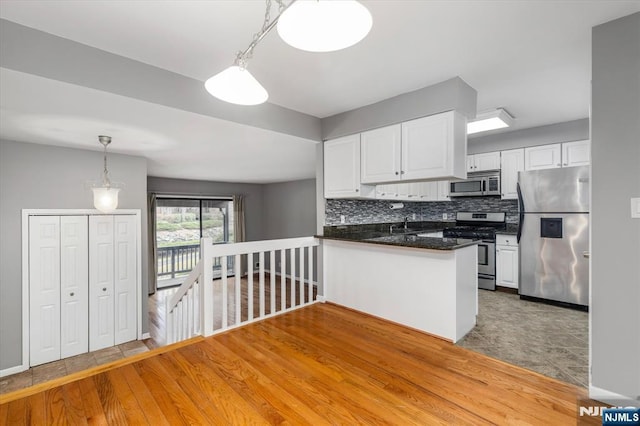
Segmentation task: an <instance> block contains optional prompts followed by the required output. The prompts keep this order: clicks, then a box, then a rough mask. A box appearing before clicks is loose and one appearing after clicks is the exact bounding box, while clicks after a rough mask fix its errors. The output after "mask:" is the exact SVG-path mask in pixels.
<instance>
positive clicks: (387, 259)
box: [319, 225, 478, 342]
mask: <svg viewBox="0 0 640 426" xmlns="http://www.w3.org/2000/svg"><path fill="white" fill-rule="evenodd" d="M389 226H390V225H386V226H385V225H382V226H379V227H378V229H375V227H371V226H369V227H366V226H364V227H356V226H343V227H325V229H324V235H322V236H319V238H321V239H322V246H323V268H324V285H325V295H326V300H327V301H328V302H333V303H336V304H339V305H342V306H346V307H349V308H352V309H355V310H358V311H362V312H366V313H368V314H371V315H375V316H377V317H380V318H384V319H387V320H390V321H394V322H397V323H399V324H403V325H405V326H408V327H412V328H415V329H418V330H421V331H424V332H426V333H429V334H432V335H435V336H438V337H442V338H444V339H447V340H450V341H453V342H457V341H458V340H460V339H461V338H462V337H464V335H465V334H467V333H468V332H469V331H470V330H471V329H472V328H473V327H474V326H475V324H476V315H477V306H478V304H477V301H478V278H477V277H478V267H477V256H478V250H477V247H476V243H477V242H476V241H472V240H467V239H451V238H437V237H430V236H426V234H428V233H431V232H435V231H438V230H442V228H444V226H442V225H441V227H440V229H437V228H434V227H433V226H430V227H428V226H427V227H425V226H421V227H420V229H413V230H406V231H405V230H403V229H400V230H398V231H395V232H390V229H389Z"/></svg>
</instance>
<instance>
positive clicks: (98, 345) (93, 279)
mask: <svg viewBox="0 0 640 426" xmlns="http://www.w3.org/2000/svg"><path fill="white" fill-rule="evenodd" d="M113 225H114V218H113V216H90V217H89V350H90V351H95V350H98V349H102V348H106V347H109V346H113V345H114V327H113V320H114V311H113V310H114V238H113V229H114V226H113Z"/></svg>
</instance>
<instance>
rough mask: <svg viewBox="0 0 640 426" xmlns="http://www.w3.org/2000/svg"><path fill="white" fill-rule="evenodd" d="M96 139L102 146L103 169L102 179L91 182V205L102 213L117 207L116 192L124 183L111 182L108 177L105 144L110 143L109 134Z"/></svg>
mask: <svg viewBox="0 0 640 426" xmlns="http://www.w3.org/2000/svg"><path fill="white" fill-rule="evenodd" d="M98 140H99V141H100V143H101V144H102V146H104V169H103V171H102V180H100V181H97V182H93V183H91V190H92V191H93V206H94V207H95V208H96V209H98V210H100V211H101V212H103V213H110V212H112V211H114V210H115V209H116V208H117V207H118V192H120V189H122V187H123V186H124V185H122V184H121V183H113V182H111V179H109V170H108V169H107V146H109V144H110V143H111V136H98Z"/></svg>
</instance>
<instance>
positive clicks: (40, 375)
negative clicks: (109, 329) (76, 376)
mask: <svg viewBox="0 0 640 426" xmlns="http://www.w3.org/2000/svg"><path fill="white" fill-rule="evenodd" d="M148 350H149V348H148V347H147V345H146V344H145V343H144V342H143V341H140V340H134V341H132V342H128V343H123V344H122V345H118V346H113V347H111V348H105V349H101V350H99V351H95V352H89V353H86V354H81V355H77V356H74V357H71V358H66V359H63V360H60V361H54V362H49V363H47V364H42V365H39V366H37V367H32V368H30V369H29V370H27V371H24V372H22V373H18V374H13V375H11V376H7V377H2V378H0V394H3V393H8V392H13V391H15V390H18V389H22V388H26V387H29V386H32V385H36V384H38V383H42V382H46V381H48V380H53V379H57V378H59V377H63V376H66V375H67V374H72V373H76V372H78V371H82V370H86V369H89V368H92V367H97V366H98V365H102V364H106V363H109V362H112V361H116V360H119V359H122V358H125V357H128V356H131V355H135V354H138V353H141V352H146V351H148Z"/></svg>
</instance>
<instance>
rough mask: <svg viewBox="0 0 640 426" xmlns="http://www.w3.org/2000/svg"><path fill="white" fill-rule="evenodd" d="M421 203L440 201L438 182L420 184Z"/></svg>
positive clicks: (419, 195)
mask: <svg viewBox="0 0 640 426" xmlns="http://www.w3.org/2000/svg"><path fill="white" fill-rule="evenodd" d="M417 186H418V197H419V201H438V182H436V181H430V182H418V183H417Z"/></svg>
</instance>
